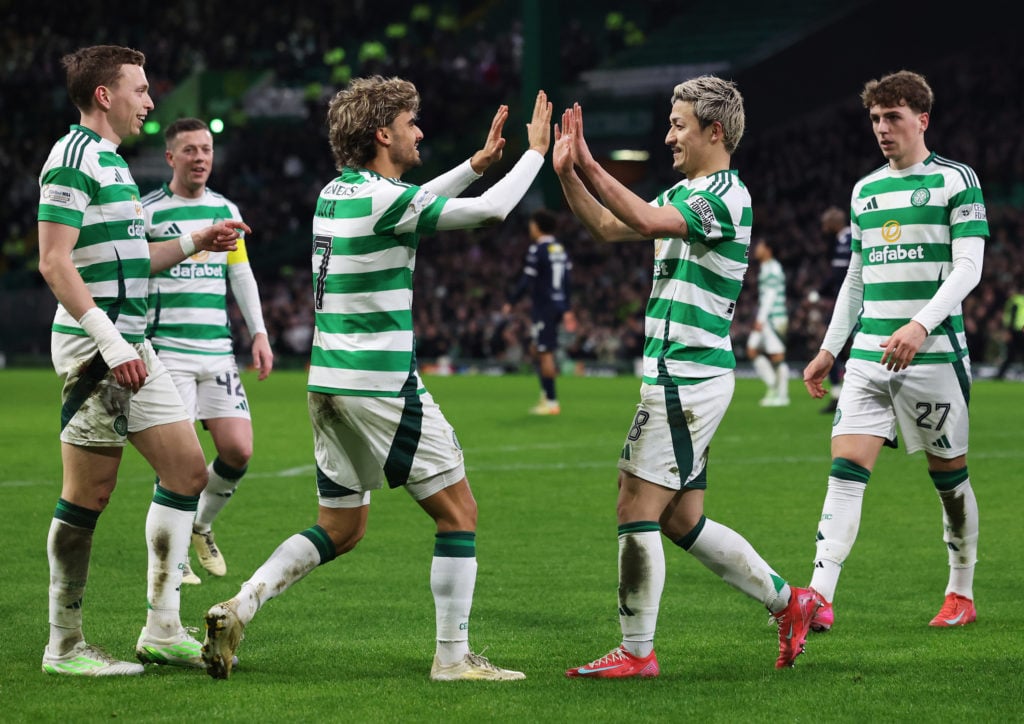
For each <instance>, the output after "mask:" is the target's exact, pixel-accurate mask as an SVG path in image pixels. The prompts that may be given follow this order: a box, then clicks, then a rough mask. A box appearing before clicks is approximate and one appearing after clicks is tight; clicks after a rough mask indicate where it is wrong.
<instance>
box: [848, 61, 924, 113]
mask: <svg viewBox="0 0 1024 724" xmlns="http://www.w3.org/2000/svg"><path fill="white" fill-rule="evenodd" d="M860 99H861V102H862V103H863V104H864V107H865V108H871V107H872V106H881V107H883V108H895V107H896V106H901V105H906V106H907V108H909V109H910V110H912V111H914V112H915V113H931V112H932V103H934V102H935V94H934V93H932V89H931V86H929V85H928V81H926V80H925V79H924V76H923V75H921V74H920V73H914V72H913V71H910V70H900V71H897V72H895V73H890V74H889V75H886V76H882V78H881V79H880V80H869V81H868V82H867V83H865V84H864V90H863V91H861V94H860Z"/></svg>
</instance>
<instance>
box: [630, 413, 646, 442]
mask: <svg viewBox="0 0 1024 724" xmlns="http://www.w3.org/2000/svg"><path fill="white" fill-rule="evenodd" d="M650 419H651V416H650V414H649V413H648V412H647V411H646V410H637V411H636V417H634V418H633V427H631V428H629V435H628V437H629V439H630V440H632V441H633V442H636V441H637V440H639V439H640V433H641V432H643V431H642V430H641V429H640V428H641V427H643V426H644V425H646V424H647V421H648V420H650Z"/></svg>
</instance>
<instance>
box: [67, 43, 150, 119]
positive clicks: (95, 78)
mask: <svg viewBox="0 0 1024 724" xmlns="http://www.w3.org/2000/svg"><path fill="white" fill-rule="evenodd" d="M60 63H61V65H62V66H64V70H65V72H66V73H67V76H68V96H69V97H70V98H71V102H72V103H74V104H75V108H77V109H78V110H80V111H87V110H89V109H90V108H92V104H93V94H94V93H95V92H96V89H97V88H99V87H100V86H101V85H102V86H107V87H112V86H114V85H116V84H117V81H118V79H119V78H120V77H121V66H122V65H137V66H139V67H142V66H144V65H145V64H146V56H145V55H143V54H142V52H141V51H138V50H133V49H132V48H123V47H121V46H120V45H92V46H89V47H87V48H79V49H78V50H76V51H75V52H74V53H68V54H67V55H65V56H64V57H63V58H61V59H60Z"/></svg>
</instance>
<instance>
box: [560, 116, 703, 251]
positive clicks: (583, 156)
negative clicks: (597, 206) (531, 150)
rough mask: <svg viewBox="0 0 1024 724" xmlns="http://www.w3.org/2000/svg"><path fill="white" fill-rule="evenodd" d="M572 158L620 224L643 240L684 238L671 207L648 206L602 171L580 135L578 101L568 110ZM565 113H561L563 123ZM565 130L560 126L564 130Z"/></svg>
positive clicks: (684, 231) (677, 215)
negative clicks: (569, 112)
mask: <svg viewBox="0 0 1024 724" xmlns="http://www.w3.org/2000/svg"><path fill="white" fill-rule="evenodd" d="M571 118H572V124H573V131H572V133H571V134H570V135H571V138H572V152H573V161H574V162H575V164H576V166H577V167H578V168H579V169H580V172H581V173H582V174H583V177H584V178H586V180H587V181H589V182H590V184H591V186H593V187H594V190H595V191H597V195H598V196H599V197H600V198H601V201H602V202H603V203H604V205H605V206H606V207H607V208H608V210H609V211H611V212H612V214H614V215H615V217H616V218H618V219H619V220H620V221H622V223H624V224H625V225H626V226H628V227H629V228H631V229H633V230H634V231H636V232H637V233H638V234H640V236H641V237H643V238H645V239H655V238H659V237H673V238H680V239H685V238H686V236H687V228H686V221H685V220H684V219H683V215H682V214H681V213H679V211H678V210H677V209H676V208H674V207H672V206H651V205H650V204H648V203H647V202H646V201H644V200H643V199H642V198H640V197H639V196H637V195H636V194H634V193H633V192H632V191H630V190H629V189H628V188H626V186H625V185H624V184H622V183H621V182H619V181H618V179H616V178H615V177H614V176H612V175H611V174H610V173H608V172H607V171H605V169H604V168H603V167H602V166H601V164H599V163H598V162H597V160H596V159H595V158H594V156H593V155H592V154H591V152H590V148H589V146H588V145H587V142H586V139H585V138H584V136H583V108H582V107H581V106H580V104H579V103H576V104H574V105H573V107H572V110H571ZM564 120H565V115H563V122H564ZM564 132H565V129H564V128H563V133H564Z"/></svg>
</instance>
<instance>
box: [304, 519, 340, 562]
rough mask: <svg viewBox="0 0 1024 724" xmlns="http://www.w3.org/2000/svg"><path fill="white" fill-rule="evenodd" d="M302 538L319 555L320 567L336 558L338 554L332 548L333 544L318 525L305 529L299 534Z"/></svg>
mask: <svg viewBox="0 0 1024 724" xmlns="http://www.w3.org/2000/svg"><path fill="white" fill-rule="evenodd" d="M299 535H301V536H302V537H303V538H306V539H307V540H309V542H310V543H312V544H313V545H314V546H316V552H317V553H319V554H320V565H321V566H322V565H323V564H324V563H330V562H331V561H333V560H334V559H335V558H337V556H338V553H337V550H336V549H335V547H334V542H333V541H332V540H331V537H330V536H329V535H327V531H326V530H324V529H323V528H321V527H320V526H318V525H314V526H313V527H312V528H306V530H304V531H301V532H300V533H299Z"/></svg>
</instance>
